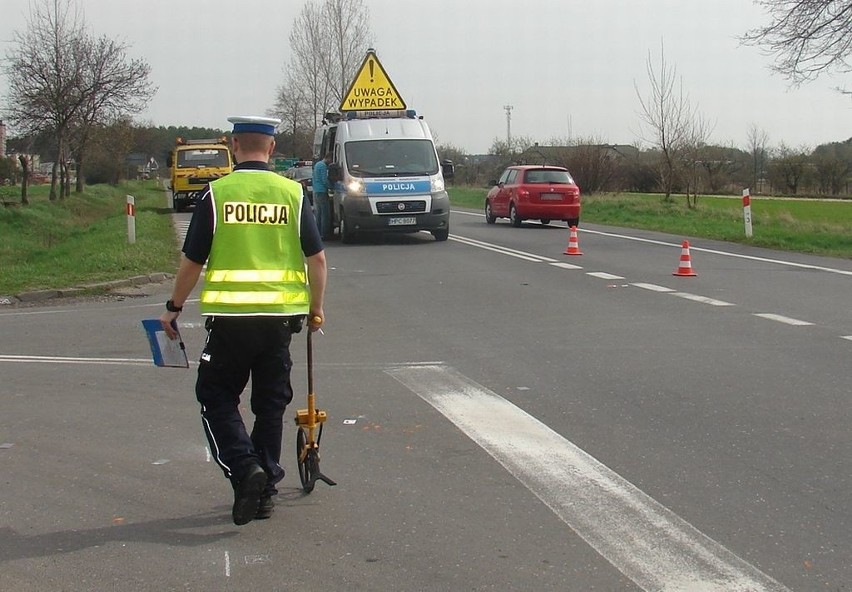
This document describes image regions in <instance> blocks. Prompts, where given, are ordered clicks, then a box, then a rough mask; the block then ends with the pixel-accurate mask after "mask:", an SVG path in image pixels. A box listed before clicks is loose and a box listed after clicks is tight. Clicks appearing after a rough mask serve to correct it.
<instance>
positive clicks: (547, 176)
mask: <svg viewBox="0 0 852 592" xmlns="http://www.w3.org/2000/svg"><path fill="white" fill-rule="evenodd" d="M525 182H526V183H573V182H574V180H573V179H572V178H571V175H569V174H568V171H560V170H557V169H533V170H530V171H527V175H526V178H525Z"/></svg>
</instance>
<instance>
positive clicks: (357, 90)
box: [340, 51, 405, 111]
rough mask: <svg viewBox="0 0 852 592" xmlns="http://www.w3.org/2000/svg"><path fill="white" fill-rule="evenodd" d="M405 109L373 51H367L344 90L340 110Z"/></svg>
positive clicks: (403, 102)
mask: <svg viewBox="0 0 852 592" xmlns="http://www.w3.org/2000/svg"><path fill="white" fill-rule="evenodd" d="M394 109H405V101H403V100H402V97H401V96H399V92H397V90H396V87H395V86H394V85H393V82H391V79H390V77H388V74H387V72H385V69H384V68H383V67H382V64H381V62H379V58H377V57H376V54H375V52H373V51H368V52H367V57H366V58H364V63H363V64H361V69H360V70H358V74H356V75H355V78H354V79H353V80H352V85H351V86H350V87H349V90H348V91H347V92H346V96H345V97H344V98H343V102H342V103H340V110H341V111H388V110H394Z"/></svg>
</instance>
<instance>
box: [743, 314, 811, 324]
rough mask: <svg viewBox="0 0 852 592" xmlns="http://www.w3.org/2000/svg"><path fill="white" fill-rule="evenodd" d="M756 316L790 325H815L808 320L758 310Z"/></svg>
mask: <svg viewBox="0 0 852 592" xmlns="http://www.w3.org/2000/svg"><path fill="white" fill-rule="evenodd" d="M754 316H756V317H760V318H762V319H769V320H770V321H778V322H779V323H786V324H788V325H794V326H797V327H804V326H807V325H813V323H809V322H808V321H800V320H799V319H791V318H790V317H785V316H782V315H779V314H773V313H770V312H756V313H754Z"/></svg>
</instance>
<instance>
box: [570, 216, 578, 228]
mask: <svg viewBox="0 0 852 592" xmlns="http://www.w3.org/2000/svg"><path fill="white" fill-rule="evenodd" d="M567 222H568V228H571V227H572V226H579V225H580V219H579V218H570V219H569V220H568V221H567Z"/></svg>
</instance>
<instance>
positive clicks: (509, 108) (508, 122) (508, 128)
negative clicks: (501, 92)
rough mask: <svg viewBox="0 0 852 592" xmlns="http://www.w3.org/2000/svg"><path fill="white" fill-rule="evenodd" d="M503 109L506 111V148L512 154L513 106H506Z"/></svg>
mask: <svg viewBox="0 0 852 592" xmlns="http://www.w3.org/2000/svg"><path fill="white" fill-rule="evenodd" d="M503 109H505V110H506V148H507V149H508V150H509V151H510V152H511V151H512V109H514V107H512V106H511V105H505V106H504V107H503Z"/></svg>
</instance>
